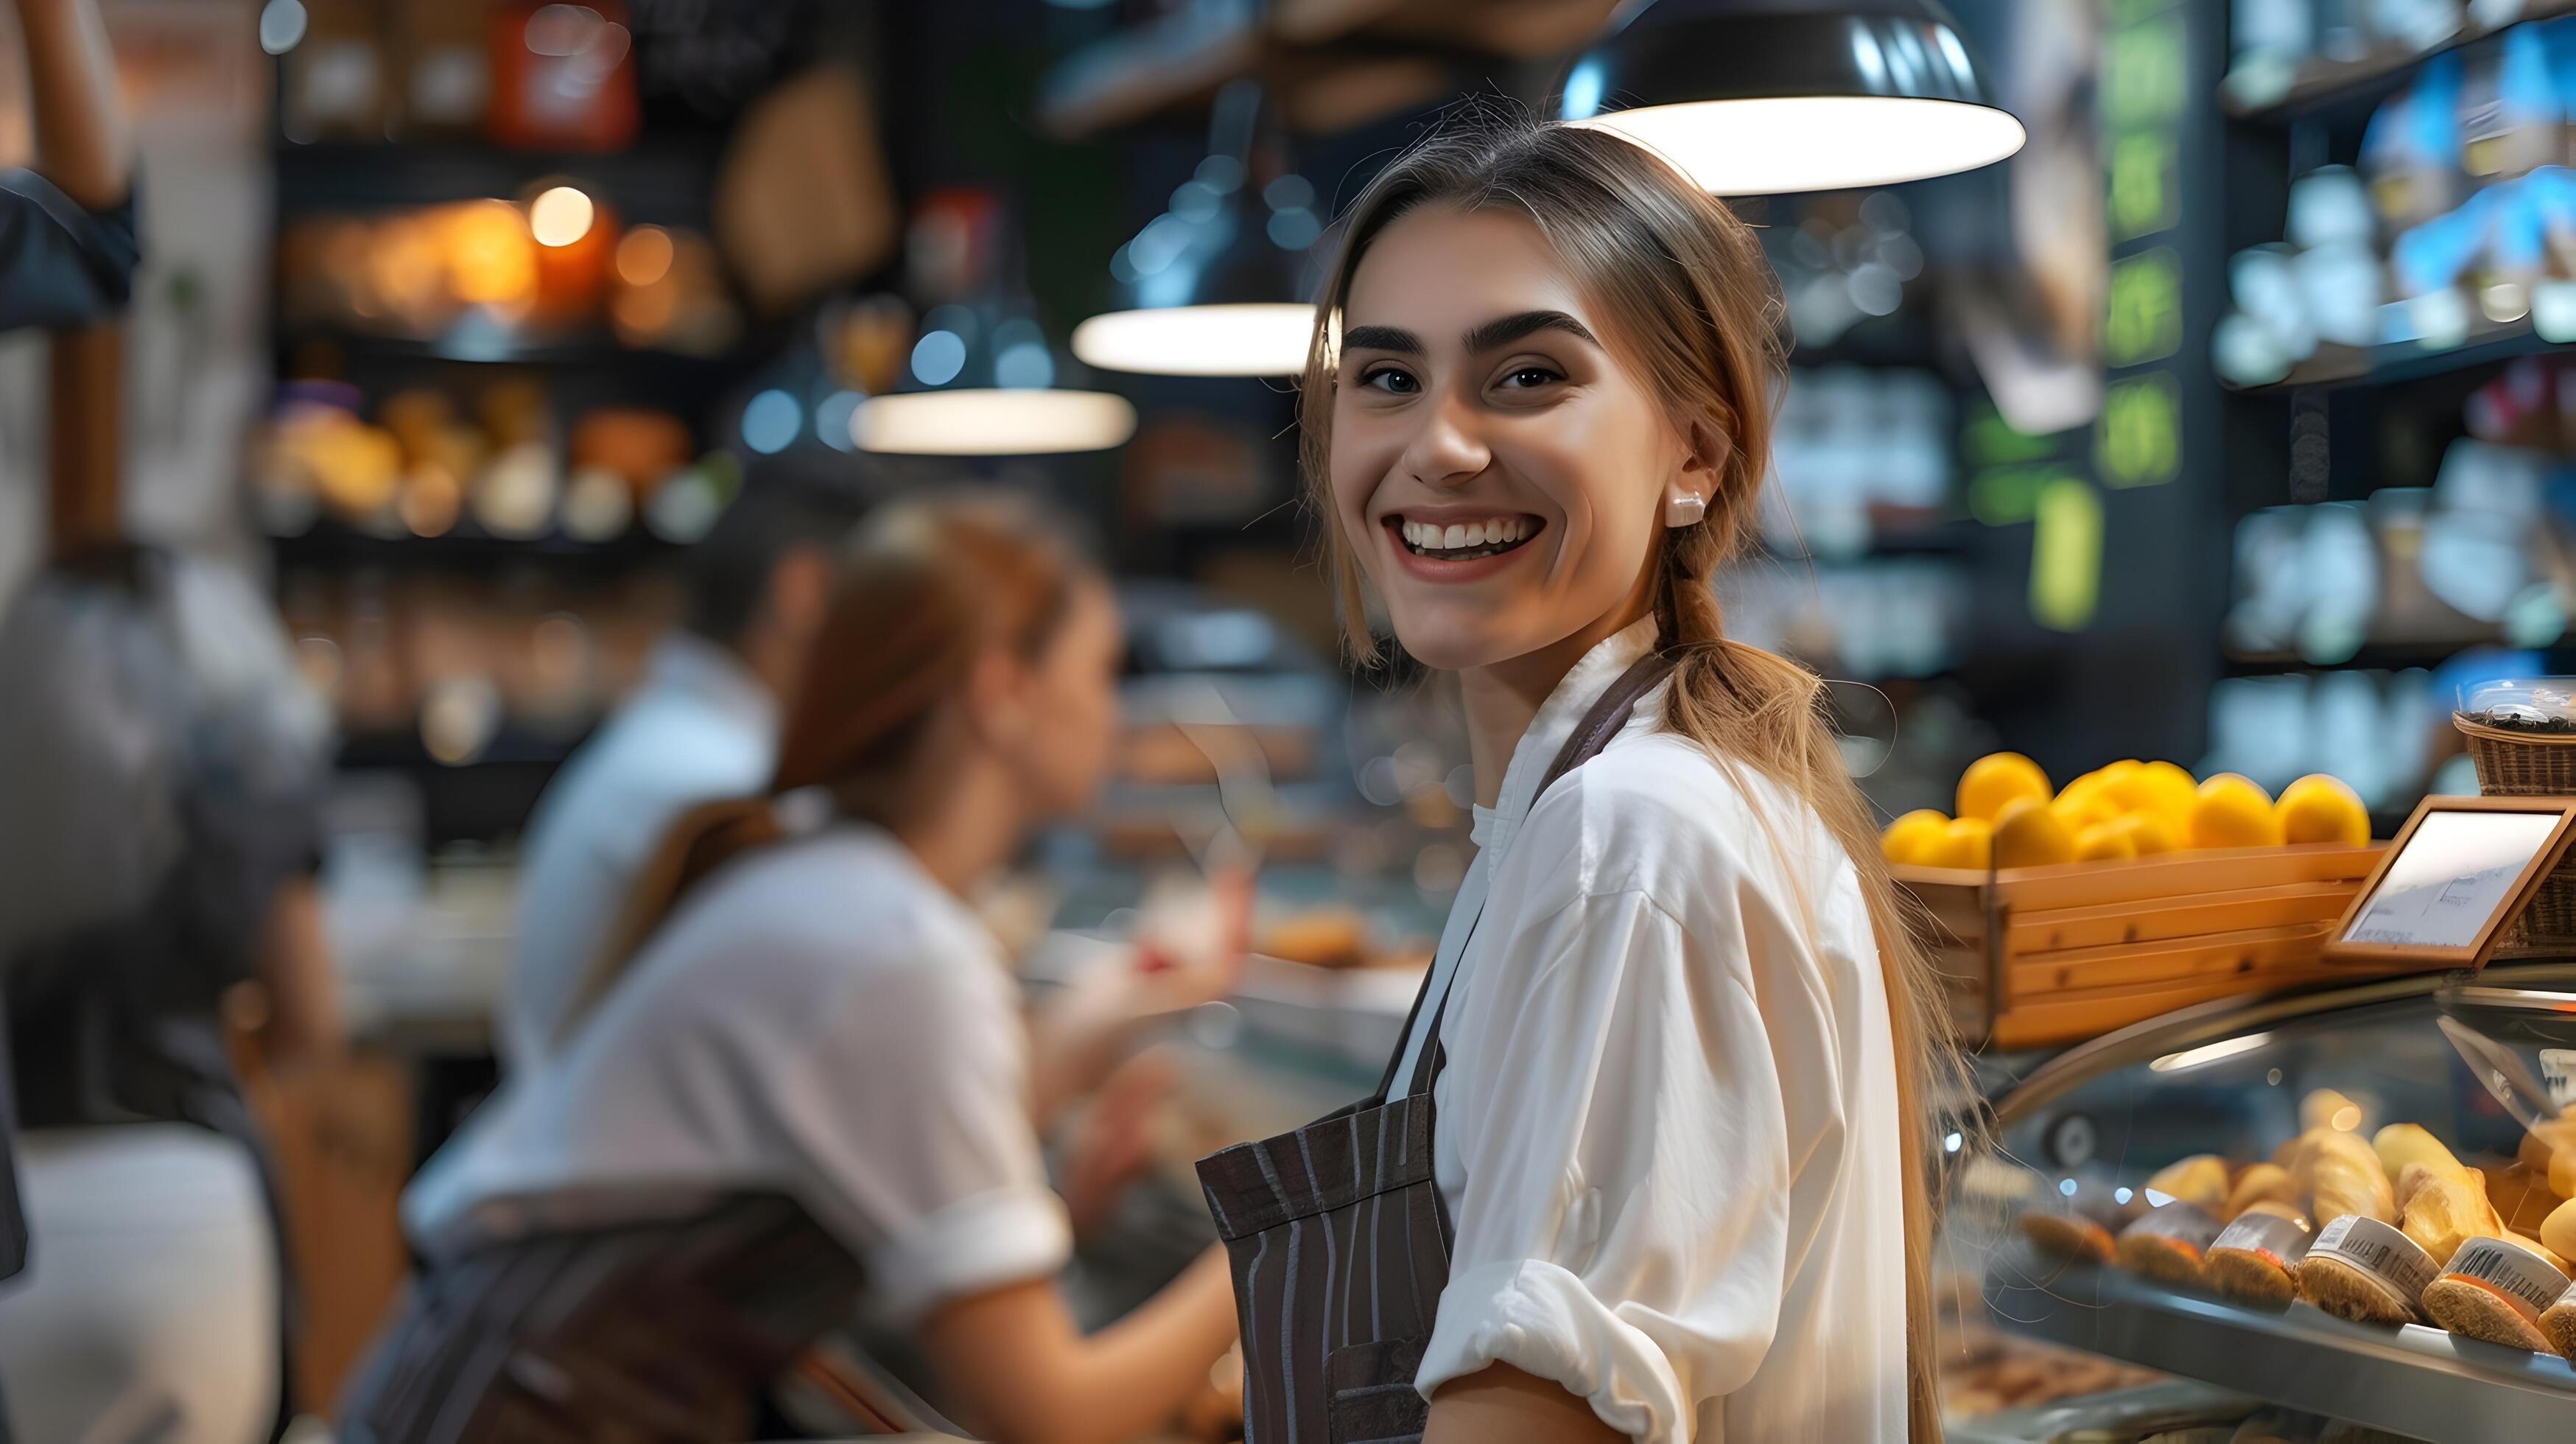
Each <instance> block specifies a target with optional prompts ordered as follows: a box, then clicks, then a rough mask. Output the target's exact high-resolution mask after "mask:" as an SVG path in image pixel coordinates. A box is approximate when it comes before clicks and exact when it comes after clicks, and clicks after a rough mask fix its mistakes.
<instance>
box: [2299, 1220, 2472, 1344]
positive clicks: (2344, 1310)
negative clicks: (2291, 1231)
mask: <svg viewBox="0 0 2576 1444" xmlns="http://www.w3.org/2000/svg"><path fill="white" fill-rule="evenodd" d="M2321 1211H2322V1210H2321ZM2437 1273H2438V1266H2437V1265H2436V1264H2435V1263H2434V1262H2433V1260H2432V1259H2431V1257H2429V1256H2428V1255H2426V1254H2425V1252H2424V1250H2423V1249H2421V1248H2418V1247H2417V1246H2416V1244H2415V1241H2414V1240H2412V1239H2410V1238H2408V1237H2407V1236H2406V1235H2404V1234H2402V1233H2399V1232H2398V1231H2397V1230H2396V1229H2394V1228H2391V1227H2390V1226H2388V1225H2387V1224H2385V1223H2382V1222H2381V1221H2379V1220H2378V1219H2375V1218H2364V1217H2362V1216H2360V1215H2358V1214H2345V1215H2344V1216H2342V1217H2340V1218H2336V1219H2333V1220H2331V1221H2330V1222H2328V1223H2327V1224H2326V1226H2325V1227H2323V1228H2321V1229H2319V1230H2317V1236H2316V1238H2315V1239H2314V1240H2312V1241H2311V1242H2310V1243H2309V1244H2308V1251H2307V1254H2306V1255H2305V1256H2304V1257H2302V1258H2301V1259H2300V1260H2299V1266H2298V1276H2299V1297H2301V1298H2303V1299H2306V1300H2307V1301H2308V1302H2309V1303H2312V1304H2314V1305H2316V1306H2317V1307H2318V1308H2321V1309H2323V1310H2325V1311H2326V1312H2327V1313H2330V1314H2333V1315H2334V1316H2336V1317H2337V1318H2343V1319H2350V1320H2352V1321H2353V1322H2354V1323H2357V1324H2414V1323H2422V1322H2423V1321H2424V1315H2423V1311H2422V1308H2421V1306H2420V1301H2421V1300H2422V1298H2423V1296H2424V1289H2425V1286H2426V1285H2428V1284H2430V1283H2432V1282H2433V1280H2434V1278H2435V1277H2436V1275H2437Z"/></svg>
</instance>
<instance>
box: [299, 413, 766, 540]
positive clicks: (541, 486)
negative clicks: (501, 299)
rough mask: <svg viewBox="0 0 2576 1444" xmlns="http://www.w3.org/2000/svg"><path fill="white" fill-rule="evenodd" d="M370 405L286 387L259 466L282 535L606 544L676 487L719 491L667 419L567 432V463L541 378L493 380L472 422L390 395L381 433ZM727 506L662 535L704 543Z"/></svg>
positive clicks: (705, 508) (694, 508) (695, 508)
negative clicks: (366, 412)
mask: <svg viewBox="0 0 2576 1444" xmlns="http://www.w3.org/2000/svg"><path fill="white" fill-rule="evenodd" d="M361 404H362V403H361V400H360V398H359V397H358V396H357V395H356V394H355V392H354V391H353V390H352V388H349V387H345V386H338V385H332V384H326V383H310V382H299V383H290V384H289V385H287V386H285V387H283V388H281V390H280V394H279V402H278V407H277V411H276V414H275V415H274V417H273V418H272V419H271V421H270V423H269V426H268V428H267V431H266V434H265V436H264V437H263V438H262V439H261V441H260V443H259V445H258V447H257V448H256V454H255V460H254V465H253V469H252V478H253V484H254V486H255V488H256V494H257V497H258V501H259V507H260V513H261V515H262V516H263V517H264V518H265V519H266V521H267V523H268V527H269V530H270V531H271V532H272V533H273V534H275V535H278V536H300V535H302V534H303V533H305V532H306V531H308V530H310V529H311V527H312V525H313V523H314V521H315V520H316V519H317V517H318V516H320V515H328V516H330V517H332V518H333V519H335V520H336V521H337V522H338V523H340V524H342V525H345V526H349V527H354V528H356V529H358V530H360V531H362V532H365V533H368V534H370V535H373V536H378V537H385V538H393V537H399V536H403V535H405V534H409V535H411V536H415V537H420V538H431V537H438V536H444V535H447V534H448V533H450V532H459V531H461V532H462V533H464V534H467V535H477V534H479V535H483V536H489V537H495V538H501V539H505V540H512V541H533V540H536V539H538V538H542V537H547V536H550V535H554V534H556V533H557V532H561V533H562V534H563V535H566V536H568V537H571V538H572V539H574V540H577V541H582V542H588V543H602V542H608V541H612V540H615V539H616V538H617V537H619V536H620V535H622V534H624V533H625V532H626V531H627V529H628V528H629V526H630V525H631V524H632V520H633V518H634V517H635V516H636V515H637V514H638V513H639V511H640V512H643V513H644V514H646V515H648V516H651V515H655V514H657V513H656V510H655V508H656V502H657V500H658V498H660V497H661V495H662V494H663V493H664V492H665V491H667V490H669V489H670V488H671V487H672V486H674V485H675V484H676V485H683V486H685V487H687V488H689V489H691V490H697V489H700V488H703V487H705V486H707V485H708V483H707V480H706V478H705V476H704V475H702V474H703V473H706V472H708V470H709V468H708V467H707V466H705V465H699V464H693V463H692V462H691V459H690V455H691V449H692V447H691V442H690V438H689V432H688V428H687V426H685V425H684V424H682V423H681V421H680V420H679V419H678V418H677V417H674V416H671V415H669V414H668V413H666V412H660V411H653V410H649V409H644V408H638V407H600V408H596V409H593V410H591V411H588V412H584V413H582V414H581V415H580V416H578V417H575V418H574V419H573V421H572V424H571V426H570V428H569V430H570V436H571V440H570V447H569V453H568V454H567V451H566V445H565V442H564V440H563V436H564V434H565V431H566V428H565V426H564V424H563V423H562V422H561V421H560V420H559V419H558V418H557V416H556V413H555V411H554V407H553V402H552V401H551V399H550V397H549V394H548V392H547V390H546V388H545V387H543V386H542V385H539V384H537V383H534V382H530V381H524V380H497V381H490V382H486V383H484V384H483V385H482V387H481V388H480V389H479V391H478V392H477V393H476V395H475V404H474V407H473V409H472V414H471V415H470V416H469V415H467V414H465V413H464V412H463V411H461V410H460V408H459V407H458V406H457V405H456V402H455V400H454V398H453V396H452V395H451V394H450V393H449V392H446V391H443V390H438V389H433V388H428V387H415V388H412V389H408V390H403V391H398V392H395V393H393V394H392V395H390V396H388V397H386V398H384V399H383V401H382V402H381V403H380V404H379V405H378V406H377V407H376V414H377V421H376V422H375V423H374V424H370V423H368V422H367V421H365V420H364V419H362V417H361V414H360V407H361ZM726 469H727V470H729V467H728V468H726ZM603 489H605V491H604V490H603ZM621 490H622V492H623V494H622V495H614V494H607V493H614V492H618V491H621ZM730 496H731V491H730V489H729V488H727V489H720V490H719V491H718V492H717V493H716V494H713V495H710V496H708V497H706V498H705V499H704V500H703V501H701V500H699V499H698V498H696V497H692V498H691V499H690V501H689V502H688V503H687V504H686V505H685V506H684V507H681V508H679V509H680V510H682V511H684V512H685V513H686V516H685V519H683V520H680V521H678V522H677V523H676V524H670V523H671V518H670V517H669V516H667V515H665V516H664V521H665V523H666V524H665V525H658V526H656V527H655V530H656V532H657V534H660V535H662V536H664V537H665V539H666V540H675V541H692V540H695V539H696V537H697V536H699V535H703V534H704V532H705V530H706V526H707V524H708V523H709V522H712V521H713V519H714V512H715V511H717V510H721V509H722V506H723V503H724V502H725V501H726V500H727V499H729V498H730ZM669 509H670V508H669V507H667V506H666V508H665V511H668V510H669Z"/></svg>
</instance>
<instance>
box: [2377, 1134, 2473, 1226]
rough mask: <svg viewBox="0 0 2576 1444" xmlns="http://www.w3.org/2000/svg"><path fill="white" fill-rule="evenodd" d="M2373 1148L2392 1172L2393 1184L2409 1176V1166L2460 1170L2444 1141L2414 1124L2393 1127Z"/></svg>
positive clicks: (2451, 1170) (2379, 1135)
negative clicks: (2399, 1176) (2404, 1175)
mask: <svg viewBox="0 0 2576 1444" xmlns="http://www.w3.org/2000/svg"><path fill="white" fill-rule="evenodd" d="M2370 1147H2371V1151H2372V1152H2375V1153H2377V1154H2378V1155H2379V1166H2380V1167H2382V1168H2384V1169H2386V1170H2388V1177H2389V1180H2390V1181H2391V1182H2395V1181H2396V1178H2397V1175H2399V1174H2400V1173H2403V1172H2405V1171H2406V1165H2408V1164H2410V1163H2421V1164H2423V1165H2425V1166H2426V1167H2429V1168H2438V1169H2445V1170H2448V1171H2450V1172H2453V1173H2457V1172H2458V1171H2459V1170H2460V1160H2458V1159H2457V1158H2454V1157H2452V1156H2451V1150H2449V1149H2447V1148H2445V1147H2443V1146H2442V1140H2440V1139H2438V1138H2435V1137H2434V1136H2433V1135H2432V1134H2430V1133H2427V1132H2425V1131H2424V1129H2423V1128H2422V1127H2420V1126H2418V1125H2416V1124H2413V1123H2391V1124H2389V1125H2388V1126H2387V1127H2385V1128H2383V1129H2381V1130H2379V1132H2378V1134H2377V1135H2376V1136H2374V1137H2373V1138H2372V1139H2371V1140H2370ZM2398 1206H2399V1207H2401V1208H2402V1207H2404V1206H2405V1205H2404V1204H2403V1203H2402V1202H2401V1203H2400V1204H2399V1205H2398Z"/></svg>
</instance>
